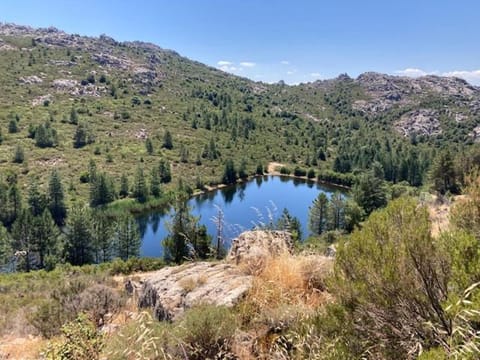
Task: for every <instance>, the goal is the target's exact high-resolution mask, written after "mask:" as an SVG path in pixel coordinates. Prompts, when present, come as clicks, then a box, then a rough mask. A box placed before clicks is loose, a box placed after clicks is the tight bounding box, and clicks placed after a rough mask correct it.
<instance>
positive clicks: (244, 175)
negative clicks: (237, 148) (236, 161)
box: [238, 159, 248, 179]
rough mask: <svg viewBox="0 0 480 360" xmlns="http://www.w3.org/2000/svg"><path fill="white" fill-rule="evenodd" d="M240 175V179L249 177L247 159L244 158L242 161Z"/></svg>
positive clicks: (239, 169)
mask: <svg viewBox="0 0 480 360" xmlns="http://www.w3.org/2000/svg"><path fill="white" fill-rule="evenodd" d="M238 177H239V178H240V179H246V178H247V177H248V173H247V162H246V161H245V159H242V161H241V162H240V166H239V168H238Z"/></svg>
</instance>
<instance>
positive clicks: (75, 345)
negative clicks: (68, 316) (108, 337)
mask: <svg viewBox="0 0 480 360" xmlns="http://www.w3.org/2000/svg"><path fill="white" fill-rule="evenodd" d="M62 334H63V336H62V337H61V338H60V339H59V340H57V341H56V342H51V343H49V345H48V347H47V349H46V351H45V358H46V359H47V360H84V359H90V360H98V359H100V354H101V351H102V349H103V347H104V343H105V339H104V336H103V335H102V334H101V333H100V332H99V331H98V330H97V328H96V326H95V324H94V323H93V322H92V321H91V320H90V319H88V317H87V316H85V315H83V314H82V315H79V316H78V317H77V319H76V320H75V321H72V322H70V323H68V324H66V325H65V326H63V327H62Z"/></svg>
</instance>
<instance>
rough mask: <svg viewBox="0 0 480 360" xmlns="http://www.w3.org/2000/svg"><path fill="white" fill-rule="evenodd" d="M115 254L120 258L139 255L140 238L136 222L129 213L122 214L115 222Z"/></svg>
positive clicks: (125, 258)
mask: <svg viewBox="0 0 480 360" xmlns="http://www.w3.org/2000/svg"><path fill="white" fill-rule="evenodd" d="M117 238H118V240H117V256H118V257H119V258H120V259H122V260H128V259H129V258H131V257H138V256H139V255H140V246H141V243H142V240H141V238H140V233H139V231H138V224H137V222H136V221H135V218H134V217H133V216H131V215H130V214H125V215H123V216H122V217H121V218H120V219H119V220H118V223H117Z"/></svg>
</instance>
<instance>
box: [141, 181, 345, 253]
mask: <svg viewBox="0 0 480 360" xmlns="http://www.w3.org/2000/svg"><path fill="white" fill-rule="evenodd" d="M337 190H338V189H337V188H334V187H330V186H327V185H324V184H318V183H316V182H312V181H306V180H303V179H296V178H291V177H284V176H271V175H269V176H260V177H256V178H254V179H252V180H249V181H248V182H244V183H241V184H236V185H232V186H228V187H225V188H222V189H218V190H214V191H210V192H207V193H205V194H201V195H198V196H195V197H193V198H191V199H190V200H189V201H188V204H189V206H190V208H191V210H192V214H193V215H194V216H200V223H201V224H205V225H206V226H207V229H208V233H209V234H210V235H211V236H212V239H215V237H216V225H215V218H216V217H217V216H218V214H219V209H221V211H222V212H223V224H224V225H223V237H224V239H225V244H224V245H225V247H227V248H228V247H229V246H230V243H231V240H232V239H234V238H235V237H236V236H238V235H239V234H240V233H241V232H242V231H245V230H250V229H252V228H253V227H255V226H261V225H262V224H268V223H270V219H273V220H274V221H275V222H276V220H277V219H278V218H279V217H280V215H281V213H282V211H283V209H284V208H286V209H288V211H289V212H290V214H291V215H292V216H296V217H297V218H298V219H299V220H300V222H301V224H302V232H303V237H304V238H305V237H307V236H308V234H309V231H308V208H309V206H310V205H311V204H312V201H313V200H314V199H315V198H316V197H317V196H318V194H319V193H320V192H324V193H325V194H326V195H327V197H330V196H331V195H332V194H333V193H334V192H335V191H337ZM170 217H171V212H169V211H167V212H166V213H161V212H154V213H151V214H148V215H145V216H142V217H139V218H138V223H139V227H140V233H141V236H142V247H141V250H140V255H141V256H143V257H161V256H163V249H162V245H161V243H162V240H163V239H164V238H165V237H166V236H167V234H168V232H167V229H166V226H165V222H166V221H169V220H170Z"/></svg>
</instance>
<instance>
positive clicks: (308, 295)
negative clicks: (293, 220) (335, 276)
mask: <svg viewBox="0 0 480 360" xmlns="http://www.w3.org/2000/svg"><path fill="white" fill-rule="evenodd" d="M332 267H333V261H332V260H331V259H328V258H326V257H323V256H302V255H298V256H292V255H283V256H279V257H276V258H269V259H266V261H265V264H264V268H263V270H262V271H261V272H260V274H259V275H258V276H256V277H255V279H254V282H253V287H252V289H251V290H250V291H249V293H248V295H247V298H246V299H245V301H244V304H245V306H248V307H251V306H253V308H255V309H256V312H258V313H261V312H263V311H264V310H266V309H274V308H277V307H281V306H283V305H289V306H301V307H307V308H311V309H314V308H316V307H317V306H319V305H320V304H324V303H325V302H326V301H329V300H330V295H328V294H327V293H326V292H324V291H323V284H322V282H323V280H324V279H325V278H326V277H327V276H328V274H329V273H330V271H331V270H332Z"/></svg>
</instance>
